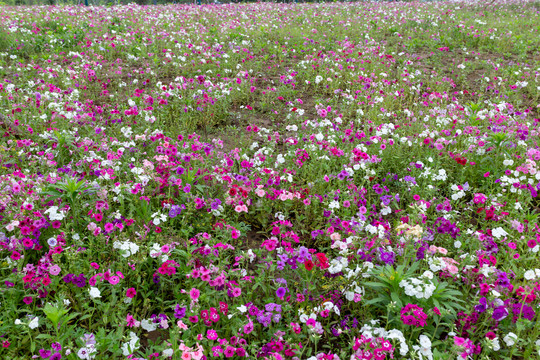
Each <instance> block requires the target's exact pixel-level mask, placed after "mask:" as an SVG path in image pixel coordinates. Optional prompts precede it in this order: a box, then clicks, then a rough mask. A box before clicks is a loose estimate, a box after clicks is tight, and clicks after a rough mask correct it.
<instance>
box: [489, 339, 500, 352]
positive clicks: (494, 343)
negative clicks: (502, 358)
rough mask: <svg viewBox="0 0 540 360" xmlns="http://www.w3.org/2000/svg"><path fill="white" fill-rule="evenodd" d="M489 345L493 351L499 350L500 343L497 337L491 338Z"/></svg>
mask: <svg viewBox="0 0 540 360" xmlns="http://www.w3.org/2000/svg"><path fill="white" fill-rule="evenodd" d="M491 345H492V346H493V351H499V350H501V344H499V338H495V339H493V340H491Z"/></svg>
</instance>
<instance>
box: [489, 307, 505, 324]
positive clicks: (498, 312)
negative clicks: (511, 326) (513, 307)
mask: <svg viewBox="0 0 540 360" xmlns="http://www.w3.org/2000/svg"><path fill="white" fill-rule="evenodd" d="M507 316H508V310H507V309H506V307H504V306H499V307H497V308H496V309H495V310H493V315H492V318H493V320H495V321H501V320H503V319H504V318H506V317H507Z"/></svg>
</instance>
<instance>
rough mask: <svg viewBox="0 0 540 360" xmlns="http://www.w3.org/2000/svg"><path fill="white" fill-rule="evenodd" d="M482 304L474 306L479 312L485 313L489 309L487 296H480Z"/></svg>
mask: <svg viewBox="0 0 540 360" xmlns="http://www.w3.org/2000/svg"><path fill="white" fill-rule="evenodd" d="M479 301H480V305H476V306H475V307H474V310H476V311H477V312H479V313H483V312H484V311H486V310H487V306H488V305H487V299H486V298H485V297H482V298H480V300H479Z"/></svg>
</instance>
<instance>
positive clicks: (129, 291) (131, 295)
mask: <svg viewBox="0 0 540 360" xmlns="http://www.w3.org/2000/svg"><path fill="white" fill-rule="evenodd" d="M135 295H137V290H135V288H129V289H127V290H126V296H127V297H128V298H130V299H133V298H134V297H135Z"/></svg>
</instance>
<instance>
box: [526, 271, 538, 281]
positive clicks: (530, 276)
mask: <svg viewBox="0 0 540 360" xmlns="http://www.w3.org/2000/svg"><path fill="white" fill-rule="evenodd" d="M523 277H524V278H525V280H532V279H534V278H535V277H536V274H535V272H534V270H527V271H525V274H524V275H523Z"/></svg>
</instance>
